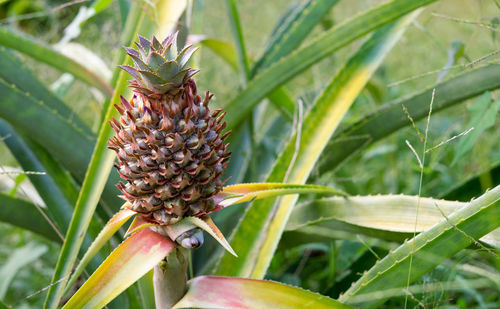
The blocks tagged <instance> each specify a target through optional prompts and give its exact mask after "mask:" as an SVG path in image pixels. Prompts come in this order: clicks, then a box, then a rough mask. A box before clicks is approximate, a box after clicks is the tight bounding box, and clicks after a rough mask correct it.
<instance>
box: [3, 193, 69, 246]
mask: <svg viewBox="0 0 500 309" xmlns="http://www.w3.org/2000/svg"><path fill="white" fill-rule="evenodd" d="M0 205H1V207H0V221H3V222H7V223H10V224H12V225H15V226H18V227H21V228H23V229H26V230H29V231H32V232H34V233H36V234H39V235H41V236H44V237H46V238H47V239H50V240H52V241H55V242H61V241H62V240H61V238H59V236H58V235H57V233H56V232H55V231H54V229H53V228H52V227H51V226H50V224H49V223H48V222H47V220H45V218H43V216H42V215H41V214H40V212H39V211H38V210H37V209H36V206H35V205H34V204H32V203H30V202H28V201H24V200H21V199H18V198H15V197H11V196H9V195H7V194H3V193H0Z"/></svg>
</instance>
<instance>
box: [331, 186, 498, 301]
mask: <svg viewBox="0 0 500 309" xmlns="http://www.w3.org/2000/svg"><path fill="white" fill-rule="evenodd" d="M498 227H500V186H498V187H496V188H494V189H492V190H491V191H489V192H487V193H485V194H484V195H482V196H481V197H479V198H477V199H476V200H474V201H472V202H471V203H470V204H469V205H468V206H467V207H463V208H461V209H460V210H458V211H456V212H454V213H452V214H451V215H450V216H449V217H448V218H447V220H443V221H441V222H440V223H439V224H436V225H434V226H433V227H432V228H431V229H429V230H427V231H425V232H423V233H421V234H419V235H418V236H417V237H415V238H413V239H412V240H410V241H408V242H405V243H404V244H403V245H401V246H400V247H399V248H397V249H396V250H395V251H393V252H391V253H389V254H388V255H387V256H386V257H384V258H383V259H382V260H381V261H379V262H378V263H377V264H375V266H374V267H372V268H371V269H370V270H369V271H368V272H366V273H365V274H364V275H363V276H362V277H361V278H360V279H359V280H358V281H357V282H355V283H354V284H353V285H352V286H351V287H350V288H349V289H348V290H347V291H346V292H345V293H344V294H343V295H342V296H340V298H339V300H340V301H341V302H345V303H347V304H350V305H355V306H360V307H362V308H375V307H378V306H379V305H380V304H382V303H383V302H384V301H385V300H386V299H387V297H388V295H387V294H384V290H389V289H392V288H401V289H402V291H403V292H404V287H405V286H406V285H407V284H408V283H412V282H414V281H416V280H418V279H419V278H420V277H421V276H422V275H424V274H426V273H428V272H429V271H431V270H432V269H434V268H435V267H436V266H437V265H439V264H441V263H442V262H444V261H445V260H446V259H448V258H450V257H452V256H453V255H454V254H455V253H457V252H458V251H460V250H462V249H464V248H466V247H468V246H470V245H477V239H479V238H481V237H482V236H484V235H486V234H487V233H490V232H491V231H493V230H495V229H496V228H498ZM490 253H491V254H494V253H492V252H491V251H490ZM410 265H411V266H410ZM371 292H377V295H379V297H378V298H375V297H373V296H371V297H364V295H363V294H367V295H369V294H368V293H371Z"/></svg>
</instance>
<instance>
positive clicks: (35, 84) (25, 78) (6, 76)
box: [0, 46, 93, 136]
mask: <svg viewBox="0 0 500 309" xmlns="http://www.w3.org/2000/svg"><path fill="white" fill-rule="evenodd" d="M0 67H1V68H2V70H0V78H2V79H3V80H4V81H5V82H6V83H7V84H14V85H16V87H17V88H19V89H20V90H22V91H23V92H25V93H29V95H30V96H32V97H34V98H36V99H37V100H40V101H42V102H44V104H46V105H47V106H48V107H49V108H50V109H53V110H57V112H58V113H59V114H60V115H61V116H62V117H64V118H70V119H71V122H72V125H74V126H76V127H78V128H80V129H81V130H82V131H83V133H84V134H85V135H88V136H93V133H92V131H91V130H90V128H89V127H88V126H87V125H86V124H85V123H84V122H83V121H82V120H81V119H80V117H78V115H75V113H73V111H72V110H71V109H70V108H69V107H68V106H67V105H66V104H64V103H63V102H62V101H61V100H60V99H59V98H57V97H56V96H55V95H54V94H52V93H51V92H50V91H49V90H48V89H47V87H45V86H44V85H43V84H42V83H41V82H40V80H38V78H37V77H36V76H35V75H33V73H32V72H31V71H30V70H29V69H28V68H27V67H26V64H24V63H23V62H22V61H21V60H20V59H19V58H18V57H16V56H15V55H14V54H13V53H12V52H10V51H9V50H7V49H6V48H5V47H3V46H0Z"/></svg>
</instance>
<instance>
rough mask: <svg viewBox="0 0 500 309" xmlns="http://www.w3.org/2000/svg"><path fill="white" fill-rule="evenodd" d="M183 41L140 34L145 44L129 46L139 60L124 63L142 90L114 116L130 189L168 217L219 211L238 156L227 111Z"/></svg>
mask: <svg viewBox="0 0 500 309" xmlns="http://www.w3.org/2000/svg"><path fill="white" fill-rule="evenodd" d="M175 43H176V35H175V34H174V35H172V36H169V37H167V38H166V39H165V40H164V41H163V42H162V43H161V44H160V43H159V42H158V41H157V40H156V38H154V37H153V40H152V42H150V41H148V40H146V39H144V38H142V37H139V43H136V44H137V46H138V49H139V51H136V50H133V49H126V50H127V53H128V54H129V55H130V56H131V57H132V59H133V60H134V64H135V67H128V66H122V68H124V69H125V70H126V71H127V72H129V73H130V74H131V75H132V76H133V77H134V78H135V79H134V80H132V81H130V86H131V87H133V88H134V95H133V97H132V99H131V100H130V101H127V100H126V99H125V98H123V97H121V105H115V107H116V109H117V110H118V113H119V114H120V117H119V120H116V119H113V120H112V121H110V124H111V127H112V128H113V130H114V131H115V133H116V135H115V136H114V137H112V138H111V139H110V140H109V141H108V147H109V148H110V149H112V150H114V151H115V152H116V154H117V158H118V164H115V167H116V168H117V170H118V172H119V173H120V175H121V177H122V179H123V180H124V181H125V183H123V182H120V183H119V184H118V185H117V187H118V189H119V190H120V191H121V192H122V193H123V196H122V197H123V198H124V199H125V200H127V201H128V202H129V203H130V207H129V208H130V209H131V210H133V211H135V212H137V213H139V214H141V215H142V216H143V217H145V218H146V219H147V220H148V221H150V222H154V223H156V224H161V225H168V224H174V223H176V222H178V221H179V220H180V219H182V218H183V217H186V216H201V215H204V214H206V213H209V212H210V211H212V210H213V209H214V208H215V207H216V205H215V202H214V199H213V197H214V195H215V194H217V193H218V192H219V191H221V190H222V186H223V182H222V180H221V175H222V172H223V170H224V168H225V167H226V165H227V163H228V160H229V156H230V153H229V152H227V145H226V144H224V140H225V139H226V138H227V136H228V135H229V133H230V132H226V133H225V134H222V131H223V130H224V128H225V126H226V123H225V122H223V121H222V119H223V117H224V113H222V110H221V109H218V110H215V111H214V112H212V113H211V112H210V109H209V106H208V105H209V102H210V99H211V98H212V96H213V95H212V94H210V93H209V92H208V91H207V92H206V93H205V96H204V99H203V100H202V98H201V97H200V96H199V95H198V93H197V87H196V83H195V81H194V80H193V79H192V78H191V77H192V75H194V74H195V73H196V72H198V71H195V70H191V69H190V68H186V67H185V66H186V64H187V61H188V60H189V57H190V56H191V54H192V52H193V51H194V50H192V49H190V48H189V47H186V48H184V49H183V50H182V51H181V52H180V53H179V54H177V51H176V50H173V49H177V47H176V44H175ZM186 57H187V59H186ZM169 58H171V59H169ZM159 60H161V61H159ZM150 62H152V64H151V63H150ZM166 67H167V68H168V69H165V68H166ZM146 68H147V69H146ZM151 76H152V77H151Z"/></svg>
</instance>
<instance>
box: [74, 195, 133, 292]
mask: <svg viewBox="0 0 500 309" xmlns="http://www.w3.org/2000/svg"><path fill="white" fill-rule="evenodd" d="M127 204H128V203H125V205H127ZM133 215H135V212H134V211H132V210H129V209H127V208H123V209H122V210H120V211H119V212H117V213H116V214H115V215H114V216H113V218H111V219H109V221H108V223H106V225H105V226H104V228H103V229H102V230H101V232H100V233H99V235H97V238H96V239H95V240H94V242H93V243H92V245H91V246H90V248H89V249H88V250H87V252H85V255H84V256H83V258H82V260H81V261H80V263H79V264H78V266H77V267H76V269H75V271H74V272H73V274H72V275H71V278H70V279H69V281H68V283H67V285H66V291H65V292H67V291H68V290H69V289H71V286H72V285H73V283H75V281H76V279H78V277H79V276H80V274H81V273H82V272H83V270H84V269H85V267H86V266H87V264H88V263H89V262H90V261H91V260H92V258H93V257H94V256H95V255H96V254H97V252H99V250H101V248H102V247H103V246H104V244H105V243H106V242H107V241H108V240H109V239H110V238H111V237H113V235H114V234H115V233H116V231H118V229H119V228H120V227H121V226H122V225H123V224H125V222H127V221H128V219H130V217H132V216H133Z"/></svg>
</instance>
